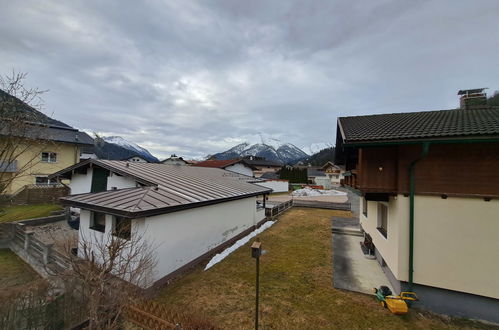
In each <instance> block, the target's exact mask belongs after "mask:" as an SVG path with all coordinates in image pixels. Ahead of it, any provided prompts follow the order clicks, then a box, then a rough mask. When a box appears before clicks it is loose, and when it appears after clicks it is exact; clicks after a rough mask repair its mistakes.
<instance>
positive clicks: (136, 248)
mask: <svg viewBox="0 0 499 330" xmlns="http://www.w3.org/2000/svg"><path fill="white" fill-rule="evenodd" d="M83 233H84V232H83V231H80V237H79V240H78V243H77V246H78V248H77V250H78V251H77V253H74V252H75V251H74V250H72V249H71V246H73V247H74V246H75V245H74V244H73V245H71V244H68V243H66V244H65V251H66V257H67V259H68V262H69V270H66V271H64V272H63V273H61V274H55V275H57V276H58V278H60V279H62V282H63V284H64V285H65V289H66V291H68V290H72V291H75V290H80V291H81V294H82V295H83V296H84V298H85V299H86V301H87V308H88V317H89V326H88V328H89V329H117V328H119V327H120V322H121V317H120V316H122V314H123V312H124V310H125V308H126V307H127V306H128V305H130V304H133V303H136V302H138V301H140V300H141V299H143V295H144V290H143V288H146V287H148V286H149V285H150V284H151V283H152V274H153V271H154V268H155V266H156V257H155V254H154V249H153V247H152V245H151V244H149V242H148V241H147V240H146V239H145V237H144V235H143V233H142V232H139V231H137V230H134V231H131V230H130V227H129V226H128V227H127V226H123V227H122V228H121V229H120V231H119V232H116V233H114V234H111V233H100V232H92V233H90V234H89V235H88V237H85V236H84V235H83Z"/></svg>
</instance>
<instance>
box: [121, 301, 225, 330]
mask: <svg viewBox="0 0 499 330" xmlns="http://www.w3.org/2000/svg"><path fill="white" fill-rule="evenodd" d="M124 316H125V319H126V320H127V321H129V322H131V323H134V324H136V325H138V326H140V327H142V328H144V329H147V330H159V329H182V330H195V329H203V330H204V329H206V330H210V329H216V327H215V326H213V325H212V324H211V322H210V321H209V320H206V319H204V318H200V317H199V316H194V315H188V314H186V313H182V312H172V311H170V310H168V309H167V308H166V307H165V306H163V305H161V304H158V303H156V302H154V301H152V300H147V301H143V302H141V303H139V304H136V305H130V306H128V307H127V308H126V311H125V314H124Z"/></svg>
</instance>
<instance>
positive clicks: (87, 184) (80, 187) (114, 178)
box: [69, 168, 136, 195]
mask: <svg viewBox="0 0 499 330" xmlns="http://www.w3.org/2000/svg"><path fill="white" fill-rule="evenodd" d="M69 187H70V189H71V195H75V194H86V193H89V192H90V189H91V187H92V168H89V169H87V174H79V173H75V174H73V176H72V178H71V182H70V183H69ZM113 187H116V189H124V188H133V187H136V182H135V180H134V179H133V178H131V177H126V176H119V175H117V174H114V173H111V174H110V175H109V176H108V177H107V190H111V189H112V188H113Z"/></svg>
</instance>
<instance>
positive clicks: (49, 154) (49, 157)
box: [41, 151, 57, 163]
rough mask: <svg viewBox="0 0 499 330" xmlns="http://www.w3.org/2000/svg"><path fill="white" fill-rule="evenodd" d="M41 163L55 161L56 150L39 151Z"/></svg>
mask: <svg viewBox="0 0 499 330" xmlns="http://www.w3.org/2000/svg"><path fill="white" fill-rule="evenodd" d="M43 154H47V157H46V160H44V159H43V158H44V157H43ZM41 159H42V160H41V161H42V163H57V152H51V151H44V152H42V153H41Z"/></svg>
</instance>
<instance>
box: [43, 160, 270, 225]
mask: <svg viewBox="0 0 499 330" xmlns="http://www.w3.org/2000/svg"><path fill="white" fill-rule="evenodd" d="M90 166H93V167H102V168H105V169H108V170H110V171H112V172H114V173H117V174H120V175H123V176H130V177H133V178H134V179H135V180H136V181H137V182H139V183H141V184H143V185H145V186H144V187H138V188H127V189H120V190H109V191H103V192H99V193H87V194H79V195H72V196H68V197H64V198H61V202H62V203H63V204H65V205H73V206H77V207H82V208H86V209H91V210H98V211H103V212H107V213H110V214H116V215H121V216H125V217H130V218H136V217H143V216H152V215H157V214H163V213H169V212H174V211H178V210H182V209H189V208H194V207H199V206H205V205H209V204H215V203H220V202H225V201H229V200H236V199H241V198H247V197H251V196H257V195H262V194H264V193H270V192H271V189H268V188H264V187H261V186H258V185H255V184H252V183H250V182H255V181H256V180H255V179H253V178H250V177H247V176H244V175H240V174H237V173H233V172H229V171H225V170H222V169H218V168H202V167H194V166H179V165H166V164H155V163H138V162H125V161H113V160H98V159H89V160H86V161H84V162H81V163H79V164H76V165H73V166H71V167H68V168H67V169H64V170H62V171H59V172H57V173H54V174H52V175H51V176H50V177H59V176H60V177H70V176H71V174H72V173H73V171H74V170H81V169H84V168H88V167H90Z"/></svg>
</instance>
